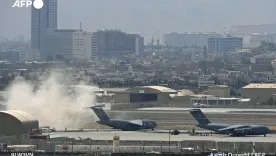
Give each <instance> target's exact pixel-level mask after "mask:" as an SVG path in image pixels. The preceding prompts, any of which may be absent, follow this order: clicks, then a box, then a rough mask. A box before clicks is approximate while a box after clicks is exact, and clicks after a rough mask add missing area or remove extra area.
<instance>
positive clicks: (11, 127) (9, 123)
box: [0, 110, 39, 136]
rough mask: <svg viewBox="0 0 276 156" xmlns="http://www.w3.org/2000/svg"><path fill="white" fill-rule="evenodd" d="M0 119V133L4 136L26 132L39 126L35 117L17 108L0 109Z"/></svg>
mask: <svg viewBox="0 0 276 156" xmlns="http://www.w3.org/2000/svg"><path fill="white" fill-rule="evenodd" d="M0 120H1V122H0V134H2V135H6V136H12V135H20V134H28V133H29V132H30V131H31V130H32V129H38V128H39V123H38V120H37V119H35V118H34V117H33V116H32V115H30V114H28V113H26V112H23V111H19V110H9V111H1V112H0Z"/></svg>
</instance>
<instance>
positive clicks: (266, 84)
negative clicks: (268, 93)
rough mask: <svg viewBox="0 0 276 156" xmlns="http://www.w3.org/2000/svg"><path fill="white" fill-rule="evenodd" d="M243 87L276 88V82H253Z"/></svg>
mask: <svg viewBox="0 0 276 156" xmlns="http://www.w3.org/2000/svg"><path fill="white" fill-rule="evenodd" d="M243 88H275V89H276V84H275V83H263V84H262V83H251V84H249V85H247V86H244V87H243Z"/></svg>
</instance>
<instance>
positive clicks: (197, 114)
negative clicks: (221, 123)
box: [190, 109, 211, 125]
mask: <svg viewBox="0 0 276 156" xmlns="http://www.w3.org/2000/svg"><path fill="white" fill-rule="evenodd" d="M190 113H191V114H192V116H193V117H194V118H195V119H196V121H197V122H198V123H199V124H202V125H205V124H209V123H211V122H210V120H209V119H208V118H207V117H206V115H205V114H203V112H202V111H201V110H200V109H191V110H190Z"/></svg>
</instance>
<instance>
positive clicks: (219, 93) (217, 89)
mask: <svg viewBox="0 0 276 156" xmlns="http://www.w3.org/2000/svg"><path fill="white" fill-rule="evenodd" d="M208 94H210V95H213V96H216V97H222V98H229V97H230V87H229V86H225V85H215V86H209V87H208Z"/></svg>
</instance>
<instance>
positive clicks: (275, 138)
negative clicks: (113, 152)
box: [51, 131, 276, 142]
mask: <svg viewBox="0 0 276 156" xmlns="http://www.w3.org/2000/svg"><path fill="white" fill-rule="evenodd" d="M114 135H118V136H120V140H141V141H143V140H144V141H169V140H170V141H185V140H206V141H207V140H209V141H227V142H276V134H268V135H267V136H266V137H264V136H245V137H231V136H227V135H218V134H213V135H212V136H190V135H188V134H184V133H183V134H179V135H169V133H156V132H153V131H149V132H128V131H110V132H106V131H105V132H103V131H99V132H53V133H51V138H57V137H70V138H77V137H80V138H91V139H93V140H112V139H113V136H114Z"/></svg>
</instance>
